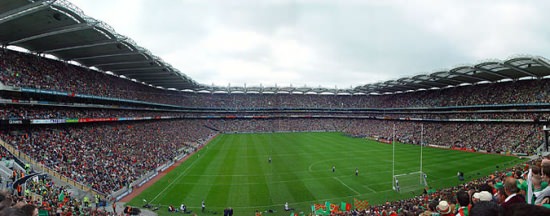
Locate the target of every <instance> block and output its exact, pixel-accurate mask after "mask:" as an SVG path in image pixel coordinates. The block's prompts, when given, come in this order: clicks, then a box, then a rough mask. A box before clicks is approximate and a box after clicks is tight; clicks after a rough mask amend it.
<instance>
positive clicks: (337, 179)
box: [334, 177, 361, 195]
mask: <svg viewBox="0 0 550 216" xmlns="http://www.w3.org/2000/svg"><path fill="white" fill-rule="evenodd" d="M334 179H336V181H339V182H340V183H341V184H342V185H344V186H346V187H347V188H349V189H350V190H351V191H353V192H355V193H356V194H357V195H359V194H361V193H359V192H357V191H356V190H353V188H351V187H350V186H348V185H347V184H346V183H344V182H343V181H342V180H340V179H339V178H338V177H334Z"/></svg>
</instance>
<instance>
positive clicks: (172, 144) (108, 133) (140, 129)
mask: <svg viewBox="0 0 550 216" xmlns="http://www.w3.org/2000/svg"><path fill="white" fill-rule="evenodd" d="M195 125H197V123H196V122H194V120H187V121H152V122H139V123H132V124H130V123H118V124H108V125H102V124H86V125H76V126H73V127H64V126H55V127H33V128H21V129H15V130H14V129H11V130H3V131H2V132H1V134H0V138H1V139H2V140H3V141H5V142H6V143H8V144H11V145H13V146H14V147H16V148H17V149H18V150H20V151H21V152H23V153H25V154H27V155H29V156H31V157H32V158H34V159H35V160H36V161H38V162H39V163H42V164H43V165H45V166H47V167H50V168H52V169H54V170H55V171H57V172H58V173H60V174H61V175H64V176H66V177H68V178H70V179H73V180H75V181H78V182H82V183H84V184H85V185H89V186H90V187H92V188H93V189H95V190H97V191H99V192H102V193H106V194H109V193H110V192H113V191H116V190H118V189H121V188H122V187H125V186H128V185H129V184H130V183H131V182H133V181H134V180H136V179H138V178H139V177H141V176H142V175H143V174H145V173H146V172H149V171H151V170H153V169H155V168H157V167H158V166H160V165H162V164H164V163H167V162H169V161H170V160H172V159H174V157H175V156H176V155H177V154H179V153H181V152H178V150H179V149H182V148H184V147H186V144H195V145H198V144H199V143H202V142H204V139H206V138H208V137H209V136H211V134H213V131H212V130H211V129H208V128H205V127H200V126H199V127H197V126H195Z"/></svg>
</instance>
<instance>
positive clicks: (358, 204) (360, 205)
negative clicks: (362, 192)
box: [353, 198, 369, 210]
mask: <svg viewBox="0 0 550 216" xmlns="http://www.w3.org/2000/svg"><path fill="white" fill-rule="evenodd" d="M353 205H354V206H355V208H356V209H358V210H365V209H367V208H368V207H369V201H366V200H358V199H357V198H353Z"/></svg>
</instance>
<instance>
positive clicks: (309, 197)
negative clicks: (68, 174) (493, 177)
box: [129, 133, 520, 215]
mask: <svg viewBox="0 0 550 216" xmlns="http://www.w3.org/2000/svg"><path fill="white" fill-rule="evenodd" d="M423 153H424V154H423V171H424V172H425V173H426V174H427V175H428V183H429V185H430V187H434V188H441V187H449V186H452V185H456V184H458V180H457V177H456V173H457V171H462V172H464V174H465V177H466V179H471V178H477V177H481V176H485V175H488V174H489V173H491V172H493V171H495V170H496V166H499V167H500V168H501V169H502V168H504V167H509V166H513V165H514V164H516V163H518V162H520V160H519V159H517V158H515V157H507V156H499V155H489V154H479V153H466V152H459V151H452V150H443V149H435V148H424V149H423ZM269 157H271V159H272V162H271V163H269V162H268V158H269ZM395 158H396V160H395V170H396V171H395V174H402V173H409V172H415V171H419V164H420V147H419V146H415V145H407V144H396V147H395ZM332 166H335V168H336V170H335V172H332ZM356 168H357V169H358V170H359V175H358V176H356V175H355V169H356ZM402 184H403V183H400V186H401V187H402V188H407V187H408V185H402ZM409 186H410V185H409ZM413 187H414V186H413ZM414 188H415V190H409V191H402V192H400V193H397V192H395V191H393V190H392V145H388V144H382V143H378V142H375V141H371V140H366V139H359V138H351V137H348V136H345V135H344V134H341V133H273V134H270V133H265V134H223V135H220V136H218V137H217V138H215V139H214V140H213V141H211V142H210V143H209V144H208V145H207V146H206V147H205V148H203V149H202V150H201V151H199V152H197V153H196V154H195V155H193V156H192V157H190V158H189V159H188V160H187V161H186V162H185V163H183V164H181V165H180V166H179V167H177V168H176V169H174V170H173V171H172V172H170V173H168V174H167V175H166V176H165V177H164V178H162V179H161V180H159V181H158V182H157V183H155V184H154V185H153V186H151V187H150V188H148V189H147V190H145V191H144V192H143V193H142V194H140V195H139V196H137V197H136V198H135V199H133V200H132V201H131V202H130V203H129V205H133V206H138V207H141V206H142V205H143V204H144V203H143V201H142V200H143V199H146V200H148V201H149V202H150V203H152V204H153V205H154V206H157V205H159V206H160V209H159V210H158V211H157V213H158V214H159V215H173V214H170V213H168V211H167V206H169V205H173V206H174V207H176V208H179V205H180V204H181V203H185V205H186V206H187V207H188V209H189V210H192V211H193V213H197V214H198V215H214V214H215V213H216V214H223V209H224V208H226V207H232V208H233V209H234V211H235V215H253V213H254V211H255V210H260V211H265V210H268V209H273V210H275V211H276V213H274V214H268V215H289V213H287V212H284V211H283V205H284V203H285V202H288V203H289V205H290V207H292V208H295V209H296V212H299V211H303V212H306V214H307V213H308V212H310V211H311V208H310V206H311V204H313V203H324V202H325V201H330V202H333V203H340V202H342V201H344V202H348V203H351V204H352V205H353V198H358V199H361V200H368V201H369V202H370V203H381V202H385V201H387V200H395V199H403V198H407V197H412V196H413V195H418V194H420V193H421V189H420V188H421V186H416V187H414ZM202 200H204V201H205V203H206V212H205V213H202V212H201V207H200V206H201V201H202ZM178 214H181V213H178Z"/></svg>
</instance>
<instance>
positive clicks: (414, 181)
mask: <svg viewBox="0 0 550 216" xmlns="http://www.w3.org/2000/svg"><path fill="white" fill-rule="evenodd" d="M427 177H428V176H427V175H426V173H424V172H420V171H418V172H411V173H404V174H399V175H394V176H393V182H392V184H393V185H392V188H393V190H395V191H397V192H404V191H415V190H418V189H423V188H425V187H426V186H427V185H428V182H427V180H426V178H427Z"/></svg>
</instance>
